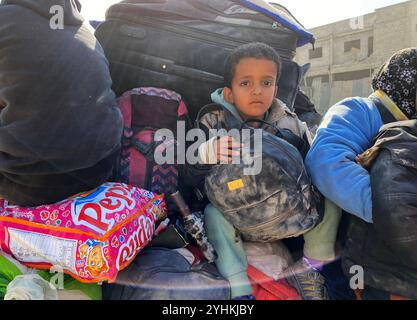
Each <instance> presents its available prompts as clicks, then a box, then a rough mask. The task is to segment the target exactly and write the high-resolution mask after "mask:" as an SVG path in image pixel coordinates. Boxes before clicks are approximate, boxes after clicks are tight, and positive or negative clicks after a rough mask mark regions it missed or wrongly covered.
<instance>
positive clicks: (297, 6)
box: [80, 0, 406, 29]
mask: <svg viewBox="0 0 417 320" xmlns="http://www.w3.org/2000/svg"><path fill="white" fill-rule="evenodd" d="M405 1H406V0H273V1H271V2H276V3H279V4H281V5H283V6H285V7H286V8H287V9H288V10H290V12H291V13H292V14H293V15H294V16H295V17H296V18H297V20H298V21H300V22H301V23H302V24H303V25H304V27H306V28H307V29H310V28H314V27H318V26H321V25H325V24H328V23H332V22H336V21H340V20H344V19H349V18H353V17H359V16H361V15H365V14H367V13H371V12H373V11H374V10H375V9H377V8H382V7H386V6H389V5H393V4H397V3H400V2H405ZM80 2H81V3H82V5H83V9H82V13H83V15H84V16H85V17H86V18H87V19H88V20H104V14H105V12H106V9H107V8H108V7H109V6H110V5H112V4H113V3H117V2H119V0H80Z"/></svg>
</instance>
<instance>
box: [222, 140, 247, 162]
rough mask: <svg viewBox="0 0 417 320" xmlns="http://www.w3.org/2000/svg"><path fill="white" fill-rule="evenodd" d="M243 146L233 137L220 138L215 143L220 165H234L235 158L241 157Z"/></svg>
mask: <svg viewBox="0 0 417 320" xmlns="http://www.w3.org/2000/svg"><path fill="white" fill-rule="evenodd" d="M242 147H243V144H241V143H240V142H238V141H236V139H234V138H233V137H231V136H224V137H220V138H218V139H217V140H216V141H215V152H216V159H217V161H220V163H232V160H233V158H238V157H240V151H241V149H242Z"/></svg>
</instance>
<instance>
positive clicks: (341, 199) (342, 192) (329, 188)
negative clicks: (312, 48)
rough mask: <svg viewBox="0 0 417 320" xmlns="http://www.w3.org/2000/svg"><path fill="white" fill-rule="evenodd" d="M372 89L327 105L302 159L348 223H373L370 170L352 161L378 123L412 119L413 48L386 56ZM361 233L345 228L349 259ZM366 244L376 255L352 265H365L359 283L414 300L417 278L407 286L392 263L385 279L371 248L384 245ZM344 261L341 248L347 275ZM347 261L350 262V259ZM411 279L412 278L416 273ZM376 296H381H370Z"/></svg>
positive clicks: (416, 78)
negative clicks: (347, 217)
mask: <svg viewBox="0 0 417 320" xmlns="http://www.w3.org/2000/svg"><path fill="white" fill-rule="evenodd" d="M372 88H373V90H374V92H373V93H372V94H371V95H370V96H369V97H368V98H359V97H353V98H347V99H345V100H343V101H341V102H339V103H337V104H336V105H334V106H333V107H331V108H330V109H329V111H328V112H327V114H326V115H325V116H324V119H323V122H322V124H321V125H320V127H319V129H318V131H317V134H316V136H315V139H314V140H313V144H312V146H311V149H310V151H309V153H308V154H307V157H306V162H305V163H306V168H307V170H308V172H309V173H310V175H311V178H312V181H313V183H314V184H315V185H316V186H317V188H318V189H319V190H320V191H321V193H322V194H323V195H324V196H325V197H326V198H327V199H330V200H331V201H333V202H334V203H335V204H336V205H338V206H339V207H340V208H341V209H343V210H344V211H345V212H347V213H350V214H352V215H354V216H355V217H352V218H351V220H352V221H361V222H362V225H368V226H372V224H373V223H374V216H375V212H374V211H373V210H375V207H377V206H373V203H372V200H373V193H372V191H373V190H372V188H371V176H370V173H369V172H368V171H367V170H366V169H365V168H364V167H363V166H361V164H360V163H358V159H360V158H359V157H358V156H359V155H362V154H363V153H364V152H365V151H366V150H368V149H369V148H371V147H372V145H373V143H374V140H375V138H376V137H377V135H378V133H379V131H380V129H381V127H382V126H383V125H384V123H392V122H396V121H405V120H409V119H415V118H417V117H416V115H417V111H416V100H417V97H416V88H417V48H407V49H403V50H400V51H398V52H397V53H395V54H394V55H393V56H392V57H391V58H390V59H388V60H387V62H386V63H384V64H383V66H382V67H381V68H380V69H379V70H378V72H377V73H376V74H375V76H374V77H373V80H372ZM357 230H359V229H357ZM352 231H353V229H352ZM362 231H363V230H362ZM362 233H363V232H362ZM363 236H364V235H363V234H362V235H361V231H358V232H356V235H355V234H354V233H352V232H350V231H349V236H348V240H347V244H346V246H347V250H346V251H347V255H348V256H349V257H347V259H348V260H349V261H350V262H352V261H354V260H355V259H354V258H352V257H354V256H355V257H365V256H367V255H366V254H364V252H363V251H362V250H364V248H365V247H364V246H365V244H364V243H363V241H362V240H363V239H362V238H363ZM368 240H369V239H368ZM367 245H369V246H371V247H373V249H372V250H373V251H374V253H375V252H380V256H378V257H376V259H369V260H366V261H362V262H359V263H357V264H360V265H361V266H362V267H364V268H365V269H366V270H365V285H367V286H368V287H370V290H371V291H372V290H374V289H381V288H382V289H383V290H384V291H388V292H390V293H394V294H398V295H403V296H408V297H414V298H416V297H417V296H416V294H415V291H416V290H415V289H416V287H417V285H415V283H417V281H416V282H414V281H408V285H407V281H405V280H404V277H402V276H398V275H399V274H401V273H402V271H401V270H399V269H398V268H399V267H398V266H399V265H398V264H397V267H395V266H394V269H392V270H391V271H392V272H391V273H390V276H389V278H390V279H388V278H387V274H388V273H384V272H383V271H382V269H383V263H381V261H383V260H384V259H385V257H383V256H381V255H384V253H382V251H384V250H382V251H378V250H377V248H382V247H384V244H383V243H381V242H373V243H368V244H367ZM385 252H386V249H385ZM367 257H368V256H367ZM347 259H346V252H345V258H344V264H345V272H346V274H349V268H348V267H347V264H346V261H347ZM356 262H357V259H356ZM348 264H349V263H348ZM349 265H350V266H352V263H350V264H349ZM350 276H351V275H350ZM413 277H414V278H415V279H417V277H416V275H413ZM414 278H413V279H414ZM410 279H411V278H410ZM366 290H367V287H365V291H366ZM382 296H384V297H386V296H387V295H378V296H375V295H374V296H373V297H382Z"/></svg>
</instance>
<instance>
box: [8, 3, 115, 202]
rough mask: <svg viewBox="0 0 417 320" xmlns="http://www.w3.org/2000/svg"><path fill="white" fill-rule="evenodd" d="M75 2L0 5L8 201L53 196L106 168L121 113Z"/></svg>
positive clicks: (89, 181) (93, 181)
mask: <svg viewBox="0 0 417 320" xmlns="http://www.w3.org/2000/svg"><path fill="white" fill-rule="evenodd" d="M80 9H81V6H80V3H79V2H78V0H3V1H2V2H1V4H0V21H1V25H0V197H2V198H4V199H6V200H8V201H9V202H10V203H13V204H17V205H21V206H35V205H40V204H48V203H53V202H57V201H60V200H63V199H65V198H67V197H69V196H72V195H74V194H77V193H79V192H83V191H87V190H90V189H93V188H95V187H97V186H98V185H100V184H101V183H103V182H105V181H107V180H108V179H109V178H110V177H111V174H112V172H113V166H114V164H115V163H116V158H117V157H118V152H119V150H120V139H121V134H122V126H123V125H122V117H121V114H120V111H119V109H118V107H117V103H116V97H115V94H114V92H113V91H112V90H111V85H112V80H111V77H110V73H109V68H108V61H107V59H106V57H105V56H104V52H103V50H102V48H101V46H100V44H99V43H98V42H97V40H96V38H95V37H94V35H93V34H92V33H91V31H90V28H89V27H88V26H87V25H86V24H85V23H84V19H83V17H82V16H81V14H80ZM51 12H52V13H51ZM59 24H61V25H59ZM53 26H55V27H53Z"/></svg>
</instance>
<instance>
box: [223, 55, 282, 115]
mask: <svg viewBox="0 0 417 320" xmlns="http://www.w3.org/2000/svg"><path fill="white" fill-rule="evenodd" d="M277 72H278V70H277V66H276V64H275V63H274V62H273V61H270V60H267V59H255V58H244V59H242V60H240V61H239V63H238V64H237V65H236V69H235V74H234V77H233V80H232V88H228V87H225V88H224V91H223V95H224V98H225V100H226V101H227V102H229V103H231V104H233V105H235V107H236V109H237V110H238V112H239V113H240V115H241V116H242V118H243V120H247V119H263V118H264V115H265V113H266V112H267V111H268V109H269V108H270V107H271V104H272V101H273V100H274V98H275V96H276V94H277V90H278V87H277V83H276V81H277Z"/></svg>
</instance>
